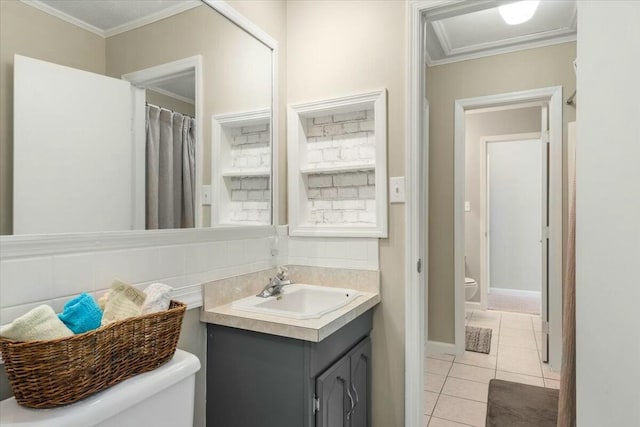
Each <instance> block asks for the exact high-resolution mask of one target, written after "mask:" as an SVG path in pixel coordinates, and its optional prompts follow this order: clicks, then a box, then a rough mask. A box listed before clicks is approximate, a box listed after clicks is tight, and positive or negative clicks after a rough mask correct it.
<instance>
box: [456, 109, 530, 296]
mask: <svg viewBox="0 0 640 427" xmlns="http://www.w3.org/2000/svg"><path fill="white" fill-rule="evenodd" d="M540 119H541V108H540V107H530V108H519V109H516V110H505V111H493V112H489V113H478V114H467V115H466V117H465V171H464V173H465V176H464V181H465V187H464V194H465V201H468V202H470V203H471V212H465V213H464V255H465V257H466V265H465V266H466V269H467V270H466V273H465V274H466V275H467V277H473V278H474V279H476V280H477V281H478V283H481V279H482V278H481V276H480V237H481V235H480V231H481V228H480V224H481V218H480V193H481V173H480V172H481V171H480V162H481V161H482V160H481V150H482V148H481V143H480V138H482V137H484V136H494V135H508V134H514V133H529V132H540V122H541V120H540ZM472 301H476V302H479V301H480V292H477V293H476V295H475V296H474V298H473V300H472Z"/></svg>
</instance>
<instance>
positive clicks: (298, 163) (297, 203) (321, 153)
mask: <svg viewBox="0 0 640 427" xmlns="http://www.w3.org/2000/svg"><path fill="white" fill-rule="evenodd" d="M287 123H288V124H287V126H288V144H287V145H288V165H289V168H288V172H289V180H288V181H289V234H290V235H291V236H325V237H332V236H335V237H387V235H388V224H387V91H386V89H383V90H378V91H374V92H367V93H361V94H357V95H351V96H346V97H341V98H334V99H328V100H323V101H314V102H309V103H300V104H292V105H289V107H288V122H287Z"/></svg>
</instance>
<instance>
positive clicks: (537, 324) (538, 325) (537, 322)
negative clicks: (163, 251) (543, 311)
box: [531, 318, 542, 332]
mask: <svg viewBox="0 0 640 427" xmlns="http://www.w3.org/2000/svg"><path fill="white" fill-rule="evenodd" d="M531 323H532V324H533V330H534V331H536V332H542V319H540V318H535V319H531Z"/></svg>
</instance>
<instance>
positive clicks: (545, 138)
mask: <svg viewBox="0 0 640 427" xmlns="http://www.w3.org/2000/svg"><path fill="white" fill-rule="evenodd" d="M542 142H544V143H545V144H548V143H549V142H550V139H549V131H548V130H545V131H543V132H542Z"/></svg>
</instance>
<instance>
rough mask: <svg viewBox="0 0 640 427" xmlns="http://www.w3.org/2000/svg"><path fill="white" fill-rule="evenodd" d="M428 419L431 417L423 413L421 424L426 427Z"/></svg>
mask: <svg viewBox="0 0 640 427" xmlns="http://www.w3.org/2000/svg"><path fill="white" fill-rule="evenodd" d="M429 419H431V417H430V416H429V415H425V416H424V418H423V419H422V420H423V421H422V425H423V426H425V427H427V426H428V425H429Z"/></svg>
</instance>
